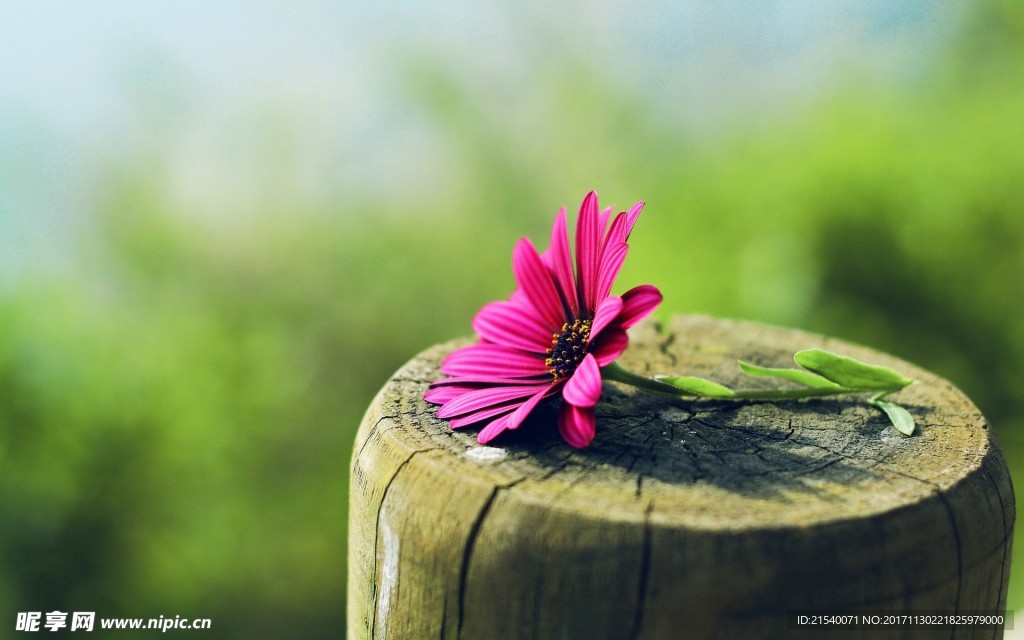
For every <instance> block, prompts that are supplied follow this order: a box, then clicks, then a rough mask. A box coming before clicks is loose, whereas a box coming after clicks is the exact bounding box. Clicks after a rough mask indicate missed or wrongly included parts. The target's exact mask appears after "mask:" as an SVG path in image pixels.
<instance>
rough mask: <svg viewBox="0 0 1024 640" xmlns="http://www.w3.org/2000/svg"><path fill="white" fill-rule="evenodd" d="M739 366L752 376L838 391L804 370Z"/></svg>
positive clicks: (824, 379)
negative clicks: (781, 379)
mask: <svg viewBox="0 0 1024 640" xmlns="http://www.w3.org/2000/svg"><path fill="white" fill-rule="evenodd" d="M737 362H738V363H739V365H740V369H742V370H743V372H744V373H746V374H748V375H752V376H772V377H775V378H785V379H786V380H792V381H793V382H799V383H800V384H802V385H804V386H807V387H813V388H815V389H839V388H840V386H839V385H838V384H836V383H834V382H832V381H831V380H829V379H828V378H823V377H821V376H819V375H818V374H816V373H812V372H810V371H807V370H805V369H774V368H771V367H761V366H758V365H756V364H750V363H749V362H743V361H742V360H739V361H737Z"/></svg>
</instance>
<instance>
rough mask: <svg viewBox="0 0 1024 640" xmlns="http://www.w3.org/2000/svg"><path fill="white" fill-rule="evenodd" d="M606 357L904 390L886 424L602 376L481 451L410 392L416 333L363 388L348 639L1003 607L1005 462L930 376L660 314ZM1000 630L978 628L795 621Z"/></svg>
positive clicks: (761, 329)
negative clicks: (906, 430)
mask: <svg viewBox="0 0 1024 640" xmlns="http://www.w3.org/2000/svg"><path fill="white" fill-rule="evenodd" d="M631 335H632V343H631V346H630V348H629V349H628V350H627V351H626V353H625V354H624V355H623V356H622V358H621V359H620V363H621V364H623V365H624V366H625V367H626V368H629V369H631V370H633V371H636V372H638V373H648V374H654V373H665V374H677V375H696V376H702V377H707V378H709V379H712V380H715V381H718V382H722V383H725V384H727V385H730V386H740V381H741V378H742V386H745V387H755V386H763V387H765V388H771V387H777V386H781V385H786V384H789V383H787V382H786V381H780V380H776V379H765V378H751V377H748V376H742V374H741V373H740V372H739V370H738V368H737V366H736V360H737V359H743V360H746V361H749V362H753V363H755V364H760V365H766V366H793V365H792V361H791V359H790V358H791V356H792V354H793V353H794V352H795V351H798V350H800V349H805V348H811V347H820V348H823V349H827V350H830V351H833V352H836V353H840V354H843V355H849V356H852V357H854V358H858V359H860V360H864V361H867V362H871V363H873V364H880V365H884V366H889V367H892V368H894V369H896V370H898V371H900V372H901V373H904V374H905V375H908V376H910V377H912V378H914V379H916V380H917V381H918V382H917V383H915V384H914V385H912V386H911V387H908V388H907V389H905V390H904V391H902V392H900V393H899V394H898V395H896V396H894V399H896V400H897V401H898V402H900V403H901V404H903V405H904V406H905V407H907V408H908V409H909V410H910V411H911V413H912V414H913V415H914V417H915V418H916V420H917V423H918V434H917V435H915V436H914V437H910V438H908V437H906V436H903V435H902V434H900V433H898V432H896V431H895V429H893V428H892V427H891V426H889V424H888V421H887V420H886V418H885V416H884V415H883V414H882V413H881V412H880V411H879V410H877V409H875V408H873V407H871V406H869V405H867V404H866V403H865V402H864V399H863V398H849V399H842V398H840V399H834V398H833V399H819V400H803V401H791V402H780V403H776V404H771V403H734V402H729V401H709V400H700V401H687V402H684V401H674V400H671V399H665V398H659V397H653V396H649V395H645V394H640V393H636V392H634V390H632V389H630V388H628V387H622V386H618V385H616V384H613V383H606V384H605V389H604V393H603V395H602V398H601V402H600V403H599V404H598V407H597V419H598V434H597V438H596V439H595V441H594V443H593V444H592V445H591V446H590V447H589V448H587V449H584V450H575V449H572V448H571V447H569V446H567V445H565V444H564V443H563V442H562V441H561V440H560V438H559V437H558V434H557V431H556V428H555V411H556V404H555V403H552V404H551V405H542V406H541V407H539V408H538V410H537V411H535V415H533V416H531V418H530V419H529V420H528V421H527V422H526V423H525V424H524V425H523V426H522V427H521V428H520V429H519V430H518V431H517V432H513V433H511V434H509V435H507V436H503V437H502V438H501V439H499V440H497V441H495V442H494V443H492V444H493V445H495V446H492V447H483V446H481V445H479V444H478V443H477V442H476V440H475V433H474V430H469V431H465V430H462V431H452V430H451V429H449V427H448V424H447V422H445V421H443V420H438V419H437V418H436V417H435V407H434V406H433V405H430V404H429V403H426V402H424V401H423V399H422V396H423V392H424V391H425V390H426V387H427V385H428V384H429V383H430V382H431V381H433V380H436V379H437V378H438V377H439V374H438V371H437V367H438V364H439V362H440V360H441V359H442V358H443V356H444V355H445V354H447V353H448V352H450V351H451V350H452V349H454V348H456V347H458V346H460V345H462V344H465V343H466V341H465V340H463V341H454V342H452V343H448V344H444V345H439V346H436V347H433V348H431V349H428V350H427V351H425V352H423V353H421V354H420V355H418V356H416V357H415V358H413V359H412V360H411V361H410V362H409V363H408V364H406V365H405V366H404V367H402V368H401V369H400V370H399V371H398V372H397V373H396V374H395V376H394V377H393V378H392V380H390V381H389V382H388V383H387V384H386V385H385V386H384V388H383V389H382V390H381V391H380V393H379V395H378V396H377V398H376V399H375V400H374V401H373V403H372V404H371V406H370V407H369V410H368V411H367V413H366V416H365V418H364V420H363V424H362V425H361V428H360V430H359V434H358V436H357V441H356V444H355V454H354V456H353V460H352V467H351V473H352V483H351V497H350V524H349V596H348V631H349V637H350V638H389V639H390V638H397V639H401V638H414V639H420V638H467V639H468V638H486V639H501V638H545V639H546V638H587V639H604V638H607V639H612V638H615V639H620V638H621V639H644V638H646V639H661V638H681V637H686V638H772V637H793V636H792V634H794V633H797V632H794V631H792V630H787V619H786V614H787V611H795V610H841V611H860V610H888V611H901V612H923V611H933V610H942V611H949V612H952V611H975V610H997V609H1003V608H1004V607H1005V598H1006V586H1007V579H1008V576H1009V566H1010V543H1011V540H1012V533H1013V523H1014V517H1015V513H1014V501H1013V490H1012V487H1011V484H1010V477H1009V474H1008V471H1007V467H1006V463H1005V461H1004V458H1003V456H1002V453H1001V452H1000V450H999V448H998V445H997V444H996V443H995V441H994V439H993V437H992V434H991V431H990V429H989V428H988V425H987V424H986V422H985V419H984V417H983V416H982V415H981V413H980V412H979V411H978V409H977V408H976V407H975V406H974V405H973V404H972V403H971V402H970V400H969V399H968V398H966V397H965V396H964V395H963V394H962V393H961V392H960V391H959V390H958V389H956V388H955V387H954V386H953V385H952V384H950V383H949V382H947V381H945V380H943V379H941V378H939V377H937V376H935V375H934V374H931V373H928V372H927V371H924V370H922V369H920V368H918V367H915V366H913V365H911V364H909V363H907V362H904V361H901V360H898V359H896V358H894V357H892V356H888V355H886V354H882V353H878V352H875V351H872V350H869V349H866V348H864V347H860V346H856V345H853V344H850V343H846V342H842V341H839V340H835V339H832V338H827V337H824V336H820V335H813V334H808V333H804V332H800V331H795V330H790V329H780V328H775V327H769V326H765V325H761V324H755V323H749V322H737V321H728V320H720V319H712V318H707V317H703V316H677V317H675V318H673V319H672V321H671V323H670V324H669V326H667V327H665V328H663V329H662V328H659V327H657V326H656V325H655V324H654V323H648V324H644V325H641V326H639V327H636V328H635V329H634V330H633V331H632V334H631ZM799 633H800V637H808V638H812V637H813V638H821V637H840V638H859V637H864V638H890V637H891V638H896V637H899V638H947V637H956V638H998V637H1002V630H1000V629H966V628H960V629H958V630H956V632H955V635H954V631H952V630H949V629H940V630H935V629H929V630H916V631H913V630H906V629H890V630H882V631H879V630H874V631H843V632H840V631H832V632H831V633H830V632H829V631H828V630H827V629H823V630H822V631H821V632H820V633H819V632H817V631H811V632H799Z"/></svg>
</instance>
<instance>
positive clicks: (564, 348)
mask: <svg viewBox="0 0 1024 640" xmlns="http://www.w3.org/2000/svg"><path fill="white" fill-rule="evenodd" d="M591 322H592V321H591V320H573V322H572V324H569V323H568V322H566V323H565V324H563V325H562V332H561V333H553V334H551V348H550V349H548V351H547V354H548V357H547V359H545V360H544V364H545V365H547V367H548V371H550V372H551V375H552V376H554V378H555V382H558V381H559V380H562V379H565V378H568V377H569V376H571V375H572V374H573V372H574V371H576V367H578V366H579V364H580V363H581V362H583V357H584V356H586V355H587V340H588V339H589V338H590V325H591Z"/></svg>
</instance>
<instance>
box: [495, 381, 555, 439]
mask: <svg viewBox="0 0 1024 640" xmlns="http://www.w3.org/2000/svg"><path fill="white" fill-rule="evenodd" d="M555 389H557V387H555V386H554V385H548V387H547V388H545V389H541V390H540V391H539V392H537V393H536V394H534V395H533V396H531V397H530V399H529V400H527V401H526V402H524V403H523V404H522V405H520V407H519V408H518V409H516V410H515V413H513V414H512V415H510V416H509V417H508V424H506V425H505V428H506V429H518V428H519V425H521V424H523V420H526V417H527V416H528V415H530V412H531V411H533V409H534V407H536V406H537V404H538V403H540V401H541V400H543V399H544V398H546V397H547V396H549V395H551V394H552V393H553V392H554V390H555Z"/></svg>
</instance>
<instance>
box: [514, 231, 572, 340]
mask: <svg viewBox="0 0 1024 640" xmlns="http://www.w3.org/2000/svg"><path fill="white" fill-rule="evenodd" d="M512 271H513V273H514V274H515V277H516V282H517V283H518V284H519V287H520V288H521V289H522V290H523V293H525V294H526V297H527V298H528V299H529V300H530V304H532V305H533V307H534V308H535V309H536V310H537V312H538V313H539V314H540V317H541V319H542V320H543V321H544V322H545V323H546V324H547V326H548V328H549V329H550V330H551V331H552V332H554V331H557V330H558V329H559V328H561V326H562V324H563V323H564V322H565V320H566V318H565V311H564V309H563V308H562V299H561V298H559V297H558V289H556V288H555V283H554V281H553V280H552V279H551V272H550V271H548V268H547V267H545V266H544V262H543V261H542V260H541V259H540V256H539V255H537V249H535V248H534V246H533V243H532V242H530V240H529V239H527V238H523V239H522V240H520V241H519V243H518V244H517V245H516V248H515V251H514V252H513V253H512Z"/></svg>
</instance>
